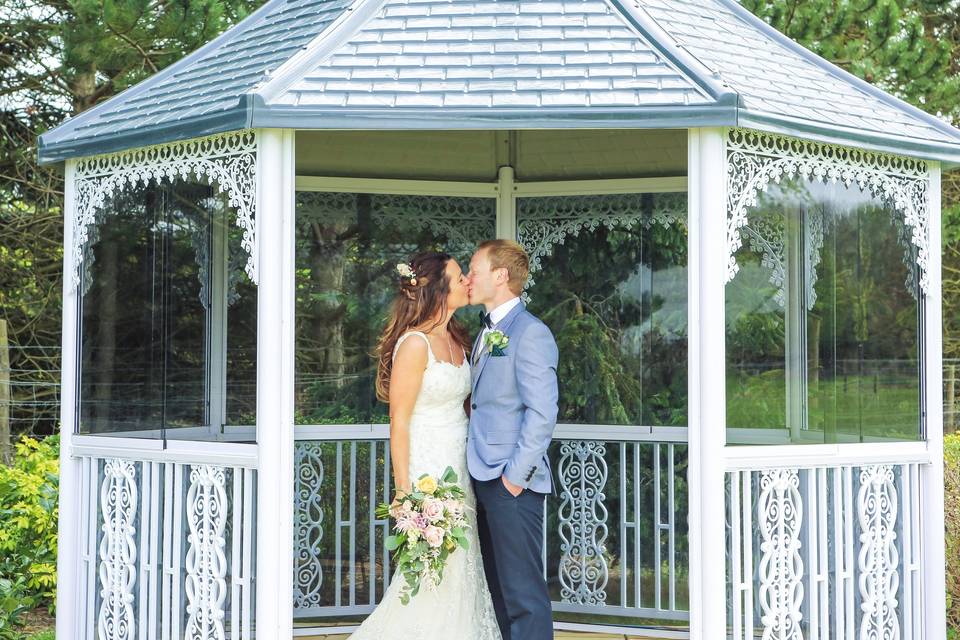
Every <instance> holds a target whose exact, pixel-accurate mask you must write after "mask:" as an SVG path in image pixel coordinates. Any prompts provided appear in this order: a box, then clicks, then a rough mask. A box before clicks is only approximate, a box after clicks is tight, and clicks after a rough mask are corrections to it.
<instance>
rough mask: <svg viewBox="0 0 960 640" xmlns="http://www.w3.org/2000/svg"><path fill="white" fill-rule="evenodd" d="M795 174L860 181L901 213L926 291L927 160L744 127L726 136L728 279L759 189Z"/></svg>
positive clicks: (848, 182) (849, 182)
mask: <svg viewBox="0 0 960 640" xmlns="http://www.w3.org/2000/svg"><path fill="white" fill-rule="evenodd" d="M797 177H799V178H803V179H806V180H818V181H820V182H823V183H828V182H829V183H837V182H841V183H843V184H844V185H846V186H850V185H852V184H856V185H857V186H859V187H860V188H861V189H863V190H864V191H867V192H869V193H870V194H871V195H872V196H873V197H875V198H877V199H878V200H880V201H882V202H883V203H884V204H885V205H886V206H889V207H891V208H893V209H894V210H895V211H897V212H898V213H899V214H901V215H902V216H903V221H904V223H905V224H906V225H907V227H909V228H910V230H911V238H910V239H911V243H912V244H913V245H914V246H915V247H916V248H917V256H916V261H917V266H918V268H919V271H920V282H919V285H920V288H921V290H922V291H924V292H926V290H927V284H928V281H929V276H928V274H927V259H928V254H929V239H928V234H927V226H928V217H929V172H928V168H927V164H926V163H925V162H924V161H922V160H916V159H913V158H905V157H901V156H893V155H888V154H882V153H874V152H869V151H862V150H858V149H851V148H847V147H840V146H835V145H829V144H823V143H819V142H811V141H809V140H800V139H798V138H789V137H786V136H780V135H775V134H770V133H761V132H757V131H748V130H745V129H731V130H730V131H729V133H728V136H727V276H726V279H727V281H728V282H729V281H730V280H732V279H733V277H734V276H736V275H737V272H738V271H739V266H738V265H737V261H736V255H735V254H736V252H737V250H738V249H739V248H740V247H741V246H742V240H741V234H740V232H741V230H742V229H743V227H745V226H747V224H748V215H747V213H748V211H749V209H750V208H752V207H754V206H756V205H757V199H758V196H759V194H760V192H762V191H764V190H765V189H766V188H767V187H768V186H769V184H770V183H771V182H773V183H777V184H779V183H780V181H781V180H783V179H784V178H787V179H792V178H797Z"/></svg>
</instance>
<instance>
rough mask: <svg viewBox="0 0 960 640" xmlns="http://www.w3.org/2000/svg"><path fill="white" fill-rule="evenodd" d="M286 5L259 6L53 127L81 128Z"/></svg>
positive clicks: (274, 1) (277, 1) (278, 0)
mask: <svg viewBox="0 0 960 640" xmlns="http://www.w3.org/2000/svg"><path fill="white" fill-rule="evenodd" d="M286 2H288V0H268V1H267V2H265V3H263V4H262V5H261V6H260V7H259V8H258V9H257V10H256V11H254V12H253V13H251V14H250V15H248V16H247V17H246V18H244V19H243V20H241V21H240V22H238V23H237V24H235V25H233V26H232V27H230V28H229V29H227V30H226V31H224V32H223V33H221V34H220V35H218V36H217V37H216V38H214V39H213V40H211V41H210V42H208V43H206V44H205V45H203V46H201V47H199V48H197V49H195V50H193V51H192V52H190V53H189V54H187V55H185V56H184V57H182V58H180V59H179V60H177V61H176V62H174V63H172V64H170V65H168V66H166V67H164V68H163V69H161V70H160V71H159V72H157V73H155V74H153V75H151V76H149V77H147V78H144V79H143V80H141V81H140V82H138V83H137V84H135V85H133V86H132V87H128V88H127V89H124V90H123V91H121V92H120V93H118V94H116V95H113V96H111V97H110V98H108V99H106V100H104V101H103V102H100V103H99V104H96V105H94V106H92V107H90V108H89V109H87V110H86V111H83V112H81V113H78V114H76V115H74V116H72V117H70V118H68V119H67V120H65V121H64V122H62V123H60V124H59V125H58V126H57V127H55V128H56V129H58V130H60V132H61V133H63V132H67V131H71V130H74V129H76V128H77V127H79V126H81V125H83V124H84V123H85V122H86V121H87V120H89V119H90V118H92V117H94V116H99V115H102V114H103V112H105V111H108V110H109V108H112V105H114V104H116V103H119V102H121V100H122V101H126V100H130V99H131V98H134V97H136V96H139V95H140V94H142V93H143V92H145V91H146V90H148V89H150V88H151V87H153V86H155V85H157V84H158V83H160V82H162V81H163V80H165V79H166V78H169V77H170V76H172V75H175V74H176V73H177V72H178V71H179V70H181V69H182V68H183V67H186V66H188V65H190V64H192V63H193V62H195V61H196V60H197V59H199V58H202V57H203V56H205V55H206V54H208V53H210V52H212V51H214V50H216V49H217V48H219V47H220V46H222V45H223V44H224V43H225V42H226V41H227V40H229V39H232V38H234V37H236V36H237V35H239V34H241V33H245V32H246V31H248V30H249V29H250V28H251V27H253V26H254V25H256V24H259V23H260V22H261V21H262V20H263V19H265V18H266V17H267V16H268V15H270V13H271V11H272V10H273V9H274V8H275V7H276V6H277V5H282V4H285V3H286Z"/></svg>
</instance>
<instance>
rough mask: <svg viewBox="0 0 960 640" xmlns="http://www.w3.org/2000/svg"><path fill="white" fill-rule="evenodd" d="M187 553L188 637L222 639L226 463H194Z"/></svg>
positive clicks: (224, 584)
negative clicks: (219, 465) (218, 465)
mask: <svg viewBox="0 0 960 640" xmlns="http://www.w3.org/2000/svg"><path fill="white" fill-rule="evenodd" d="M186 509H187V527H188V530H189V534H188V535H187V544H188V548H187V554H186V558H185V563H184V564H185V567H184V568H185V569H186V579H185V581H184V590H185V592H186V596H187V626H186V629H185V636H184V637H185V638H188V639H189V640H207V639H215V640H223V638H224V636H225V628H224V601H225V600H226V597H227V581H226V575H227V559H226V555H225V552H224V548H225V546H226V535H225V532H226V526H227V512H228V503H227V494H226V472H225V470H224V468H223V467H217V466H212V465H195V466H193V467H191V470H190V488H189V489H188V490H187V504H186Z"/></svg>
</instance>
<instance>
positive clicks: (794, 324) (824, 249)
mask: <svg viewBox="0 0 960 640" xmlns="http://www.w3.org/2000/svg"><path fill="white" fill-rule="evenodd" d="M749 219H750V223H749V228H747V229H746V230H745V232H744V234H743V236H744V245H745V246H744V247H743V248H742V249H741V250H740V251H738V252H737V263H738V264H739V265H740V267H741V269H740V273H739V274H738V275H737V277H736V278H735V279H734V280H733V281H732V282H731V283H730V284H729V285H728V286H727V291H726V297H727V318H726V320H727V373H728V387H727V426H728V428H729V429H731V431H730V432H729V433H728V440H729V441H731V442H747V443H756V442H831V443H832V442H862V441H870V440H877V439H897V440H913V439H917V438H919V436H920V360H919V353H920V349H919V345H920V342H919V341H920V307H919V304H918V299H919V287H918V284H917V282H918V281H917V269H916V266H915V264H916V262H915V248H914V247H913V246H912V245H911V243H910V231H909V229H907V228H905V227H904V225H903V223H902V222H901V221H902V214H900V213H898V212H896V211H895V210H893V209H892V208H891V207H889V206H886V205H885V204H884V203H883V202H880V201H878V200H877V199H876V198H874V197H873V196H872V195H871V194H869V193H867V192H864V191H862V190H860V189H859V188H857V187H856V185H854V186H851V187H845V186H844V185H842V184H836V185H824V184H821V183H819V182H816V181H806V180H794V181H789V182H784V183H783V184H781V185H771V187H770V188H769V189H768V190H767V191H766V192H765V193H763V194H761V196H760V198H759V202H758V204H757V207H755V208H754V209H753V210H751V211H750V212H749Z"/></svg>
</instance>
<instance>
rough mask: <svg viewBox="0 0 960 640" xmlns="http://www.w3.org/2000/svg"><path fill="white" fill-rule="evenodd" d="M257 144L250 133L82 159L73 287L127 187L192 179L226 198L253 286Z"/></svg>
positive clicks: (77, 182) (255, 276)
mask: <svg viewBox="0 0 960 640" xmlns="http://www.w3.org/2000/svg"><path fill="white" fill-rule="evenodd" d="M256 172H257V138H256V133H255V132H254V131H249V130H248V131H234V132H231V133H226V134H223V135H216V136H207V137H205V138H196V139H193V140H186V141H182V142H174V143H170V144H162V145H154V146H150V147H143V148H140V149H134V150H131V151H123V152H120V153H111V154H106V155H100V156H92V157H89V158H84V159H82V160H80V161H79V162H78V163H77V170H76V176H75V184H76V193H77V205H76V214H75V218H74V236H73V246H72V247H71V248H70V249H71V251H72V252H73V256H74V272H73V284H74V287H78V286H79V284H80V280H81V278H80V273H81V271H80V269H81V267H82V265H83V263H84V258H85V253H86V252H85V251H84V248H85V247H86V245H87V242H88V241H89V240H93V241H96V238H97V235H96V231H95V230H94V229H95V227H96V225H97V224H98V223H99V222H100V221H101V220H102V216H103V206H104V204H105V202H106V201H107V199H108V198H109V197H111V196H112V195H114V194H116V193H120V192H122V191H123V190H124V189H125V188H126V187H127V186H128V185H129V186H130V187H135V186H137V185H138V184H143V185H147V184H149V183H150V182H151V181H152V180H155V181H158V182H159V181H161V180H169V181H171V182H172V181H173V180H175V179H177V178H179V179H181V180H186V179H187V178H189V177H191V176H192V177H194V178H196V179H197V180H200V181H204V182H206V183H207V184H210V185H211V186H215V187H216V188H217V189H218V190H219V191H220V192H221V193H225V194H227V196H228V198H229V205H230V206H231V207H233V208H234V209H235V210H236V215H237V220H236V223H237V226H238V227H240V228H241V229H243V240H242V241H241V246H242V248H243V250H244V251H245V252H246V254H247V263H246V272H247V276H249V278H250V280H251V281H253V282H254V283H256V282H257V239H256V227H255V218H256V215H255V213H256V201H257V195H256V188H257V179H256Z"/></svg>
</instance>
